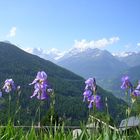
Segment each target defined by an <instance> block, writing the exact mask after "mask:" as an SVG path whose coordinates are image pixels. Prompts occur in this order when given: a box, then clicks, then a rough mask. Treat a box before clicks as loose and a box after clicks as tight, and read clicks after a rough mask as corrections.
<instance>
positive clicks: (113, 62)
mask: <svg viewBox="0 0 140 140" xmlns="http://www.w3.org/2000/svg"><path fill="white" fill-rule="evenodd" d="M57 64H58V65H60V66H63V67H65V68H67V69H69V70H71V71H73V72H74V73H76V74H78V75H81V76H83V77H84V78H88V77H91V76H94V77H96V79H98V83H99V84H100V85H102V86H103V85H105V84H108V81H109V80H110V79H112V78H113V77H115V76H116V75H118V74H119V73H120V72H121V71H124V70H125V69H127V68H128V66H127V65H126V64H125V63H124V62H120V61H119V60H117V59H116V58H115V57H114V56H113V55H111V54H110V53H109V52H108V51H106V50H99V49H87V50H85V51H83V52H79V53H76V54H75V53H74V50H73V52H69V53H68V54H67V55H65V56H64V57H62V58H61V59H60V60H58V63H57Z"/></svg>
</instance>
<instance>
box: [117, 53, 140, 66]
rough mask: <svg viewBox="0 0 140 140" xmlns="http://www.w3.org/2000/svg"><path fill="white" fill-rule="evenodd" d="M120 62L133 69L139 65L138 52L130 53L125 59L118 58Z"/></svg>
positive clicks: (139, 57) (139, 54)
mask: <svg viewBox="0 0 140 140" xmlns="http://www.w3.org/2000/svg"><path fill="white" fill-rule="evenodd" d="M119 59H120V60H121V61H122V62H124V63H126V64H127V65H129V66H131V67H134V66H138V65H140V61H139V60H140V52H139V53H132V54H131V55H128V56H126V57H121V58H119Z"/></svg>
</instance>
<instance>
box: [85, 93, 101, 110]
mask: <svg viewBox="0 0 140 140" xmlns="http://www.w3.org/2000/svg"><path fill="white" fill-rule="evenodd" d="M100 100H101V97H100V96H99V95H92V96H91V97H89V98H88V101H89V105H88V108H89V109H91V108H92V107H93V105H95V106H96V107H97V108H99V103H100Z"/></svg>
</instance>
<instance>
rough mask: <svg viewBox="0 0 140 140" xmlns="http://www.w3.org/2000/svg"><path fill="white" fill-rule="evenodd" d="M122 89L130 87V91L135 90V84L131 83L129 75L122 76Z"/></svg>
mask: <svg viewBox="0 0 140 140" xmlns="http://www.w3.org/2000/svg"><path fill="white" fill-rule="evenodd" d="M121 88H122V89H125V90H126V89H130V92H132V91H133V85H132V84H131V82H130V80H129V77H128V76H123V77H122V85H121Z"/></svg>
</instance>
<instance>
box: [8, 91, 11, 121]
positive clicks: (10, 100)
mask: <svg viewBox="0 0 140 140" xmlns="http://www.w3.org/2000/svg"><path fill="white" fill-rule="evenodd" d="M10 106H11V94H10V93H9V107H8V108H9V110H8V120H9V119H10V111H11V109H10Z"/></svg>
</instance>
